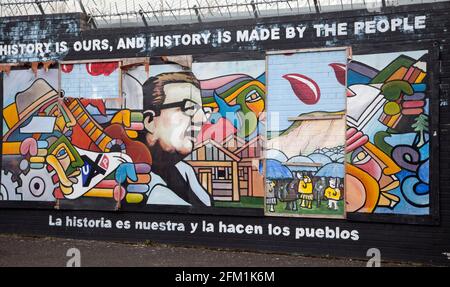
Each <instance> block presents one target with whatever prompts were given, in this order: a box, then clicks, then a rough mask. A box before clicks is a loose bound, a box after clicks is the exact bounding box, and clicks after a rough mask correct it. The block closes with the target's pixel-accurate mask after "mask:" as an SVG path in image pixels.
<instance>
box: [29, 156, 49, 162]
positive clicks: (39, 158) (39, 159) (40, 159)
mask: <svg viewBox="0 0 450 287" xmlns="http://www.w3.org/2000/svg"><path fill="white" fill-rule="evenodd" d="M30 162H31V163H44V162H45V158H44V157H42V156H32V157H30Z"/></svg>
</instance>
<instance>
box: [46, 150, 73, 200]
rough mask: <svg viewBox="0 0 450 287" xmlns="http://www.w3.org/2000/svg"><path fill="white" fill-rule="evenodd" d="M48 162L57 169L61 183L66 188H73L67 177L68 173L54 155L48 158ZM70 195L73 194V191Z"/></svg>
mask: <svg viewBox="0 0 450 287" xmlns="http://www.w3.org/2000/svg"><path fill="white" fill-rule="evenodd" d="M46 160H47V163H48V164H49V165H51V166H52V167H53V168H54V169H55V171H56V174H57V175H58V178H59V182H60V183H61V184H62V185H64V186H66V187H71V186H72V184H73V182H72V181H70V180H69V178H68V177H67V175H66V172H65V170H64V169H63V167H62V165H61V164H60V163H59V161H58V159H57V158H56V157H55V156H54V155H52V154H51V155H49V156H47V158H46ZM61 189H62V186H61ZM63 192H64V191H63ZM70 193H72V191H71V192H70ZM70 193H69V194H70Z"/></svg>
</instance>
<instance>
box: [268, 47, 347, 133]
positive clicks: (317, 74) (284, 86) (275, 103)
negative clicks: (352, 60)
mask: <svg viewBox="0 0 450 287" xmlns="http://www.w3.org/2000/svg"><path fill="white" fill-rule="evenodd" d="M318 53H320V55H318ZM346 61H347V52H346V51H345V50H338V51H321V52H305V53H296V54H290V55H284V54H277V55H269V56H268V63H267V64H268V65H267V66H268V74H267V82H268V92H267V94H268V96H267V100H268V104H267V108H268V111H269V114H268V121H269V125H268V126H269V127H268V128H269V130H270V129H271V124H270V123H271V120H272V117H273V116H275V115H271V114H270V112H271V111H277V112H279V113H280V115H279V116H280V130H284V129H286V128H288V127H289V126H290V125H291V122H290V121H288V117H296V116H298V115H300V114H304V113H310V112H315V111H327V112H337V111H342V110H344V109H345V104H346V102H345V101H346V98H345V86H343V85H341V84H340V83H339V82H338V80H337V78H336V74H335V72H334V70H333V68H332V67H331V66H329V64H332V63H340V64H345V63H346ZM287 74H300V75H303V76H306V77H307V78H309V79H312V80H313V81H315V82H316V84H317V85H318V86H319V88H320V99H319V100H318V101H317V103H315V104H305V103H304V102H302V101H301V100H300V99H299V98H298V97H297V96H296V94H295V92H294V90H293V88H292V86H291V83H290V81H288V80H286V79H285V78H283V76H285V75H287ZM293 106H297V107H298V109H293V108H292V107H293Z"/></svg>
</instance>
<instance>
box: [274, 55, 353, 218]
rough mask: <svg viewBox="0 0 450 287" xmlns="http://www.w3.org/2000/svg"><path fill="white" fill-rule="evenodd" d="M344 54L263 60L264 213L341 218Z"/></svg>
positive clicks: (343, 137)
mask: <svg viewBox="0 0 450 287" xmlns="http://www.w3.org/2000/svg"><path fill="white" fill-rule="evenodd" d="M346 62H347V51H346V50H336V51H322V52H305V53H294V54H274V55H269V56H268V58H267V69H268V70H267V73H268V92H267V94H268V95H267V98H268V123H267V136H268V140H267V151H266V158H267V161H266V214H267V215H283V216H320V217H343V216H344V214H345V201H344V176H345V169H344V161H345V149H344V147H345V113H346V87H345V81H346V75H345V74H346V73H345V65H346Z"/></svg>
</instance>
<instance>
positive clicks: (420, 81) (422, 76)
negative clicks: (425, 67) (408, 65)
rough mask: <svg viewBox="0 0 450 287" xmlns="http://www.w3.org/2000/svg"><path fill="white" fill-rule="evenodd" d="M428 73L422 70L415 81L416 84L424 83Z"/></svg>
mask: <svg viewBox="0 0 450 287" xmlns="http://www.w3.org/2000/svg"><path fill="white" fill-rule="evenodd" d="M426 75H427V74H426V73H423V72H421V73H420V74H419V76H418V77H417V79H416V81H415V82H414V83H416V84H418V83H422V81H423V79H424V78H425V76H426Z"/></svg>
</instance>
